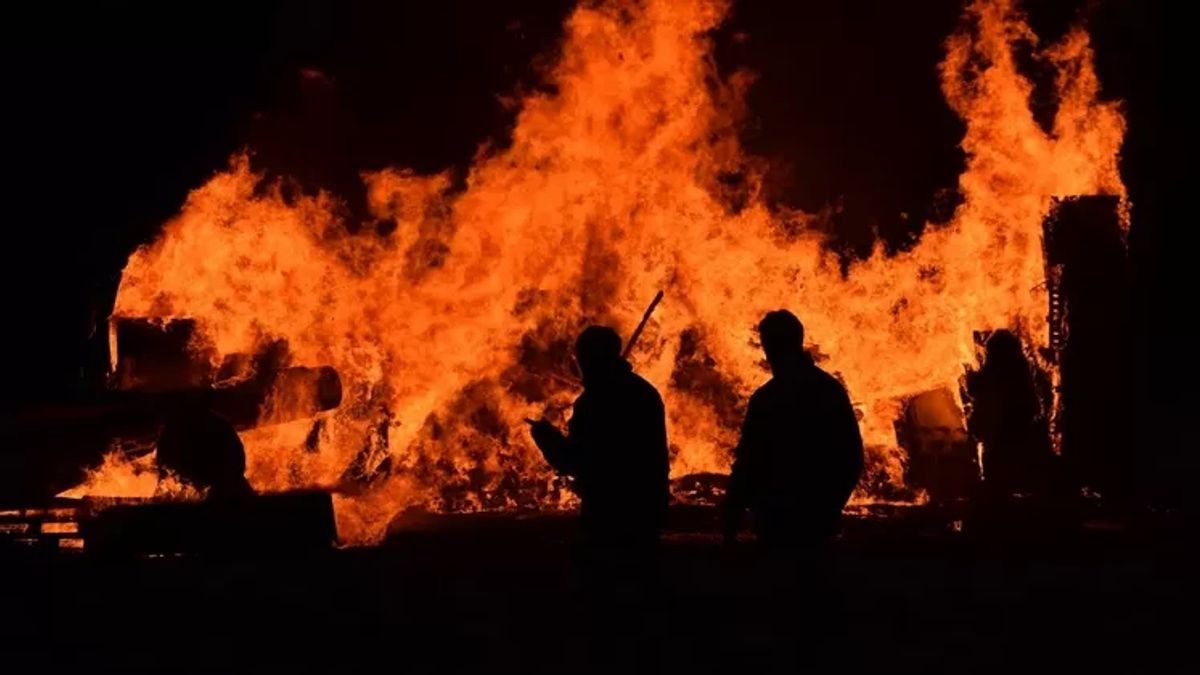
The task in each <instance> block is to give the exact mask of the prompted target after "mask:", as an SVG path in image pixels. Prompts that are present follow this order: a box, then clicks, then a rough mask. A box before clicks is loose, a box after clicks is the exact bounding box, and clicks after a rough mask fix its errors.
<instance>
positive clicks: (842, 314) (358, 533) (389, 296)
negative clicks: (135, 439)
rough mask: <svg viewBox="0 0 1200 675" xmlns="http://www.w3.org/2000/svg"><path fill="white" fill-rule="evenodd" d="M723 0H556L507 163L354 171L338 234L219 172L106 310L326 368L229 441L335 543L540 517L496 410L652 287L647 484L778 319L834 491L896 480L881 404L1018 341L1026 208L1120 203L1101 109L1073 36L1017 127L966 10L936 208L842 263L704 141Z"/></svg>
mask: <svg viewBox="0 0 1200 675" xmlns="http://www.w3.org/2000/svg"><path fill="white" fill-rule="evenodd" d="M725 9H726V6H725V3H724V2H720V1H717V0H647V1H646V2H639V3H632V2H630V3H611V4H607V5H604V6H600V7H594V6H592V3H585V6H583V7H580V8H579V9H577V10H576V11H575V12H574V14H573V15H572V16H571V17H570V18H569V19H568V21H567V24H566V37H565V43H564V45H563V50H562V56H561V60H560V61H559V63H558V64H557V66H556V67H555V68H554V70H553V72H552V74H551V80H552V81H553V83H554V85H556V86H555V89H554V91H555V93H553V94H546V93H539V94H534V95H531V96H529V97H527V98H526V99H525V100H524V102H523V107H522V109H521V112H520V114H519V117H518V119H517V124H516V126H515V129H514V130H513V139H512V145H511V147H510V148H508V149H506V150H504V151H496V152H491V153H485V154H483V155H482V156H481V157H480V158H479V159H478V160H477V161H476V163H475V165H474V166H473V168H472V169H471V172H470V174H469V178H468V180H467V186H466V188H465V190H463V191H461V192H452V191H451V190H450V188H449V179H448V178H447V176H445V175H434V176H422V175H417V174H414V173H413V172H411V171H408V170H404V169H394V170H386V171H382V172H379V173H374V174H368V175H366V176H365V177H364V180H365V181H366V183H367V186H368V194H369V200H370V208H371V211H372V213H373V214H374V215H375V216H376V217H377V218H379V219H380V220H381V221H391V222H393V223H394V224H395V229H394V231H392V232H391V233H390V234H387V235H378V234H376V231H377V230H378V231H382V230H384V229H387V228H378V229H376V228H364V231H363V232H362V233H358V234H351V233H349V232H348V231H347V228H346V227H345V223H343V222H341V221H340V220H339V218H338V216H337V215H336V213H337V209H336V208H335V207H336V203H335V200H334V199H333V198H332V197H329V196H325V195H322V196H318V197H316V198H304V197H301V198H295V199H290V198H285V197H284V196H283V195H282V194H281V193H280V191H279V190H277V189H275V188H274V187H273V186H270V185H267V186H264V185H261V184H260V177H259V176H257V175H255V174H254V173H253V172H252V171H251V170H250V168H249V163H248V161H247V160H246V159H245V158H244V157H235V158H233V159H232V161H231V164H230V168H229V170H228V171H226V172H224V173H221V174H218V175H217V176H215V177H214V178H213V179H212V180H210V181H209V182H208V183H207V184H206V185H204V186H202V187H200V188H198V189H197V190H195V191H194V192H192V193H191V194H190V195H189V197H188V199H187V202H186V204H185V205H184V207H183V209H182V211H181V212H180V214H179V215H178V216H177V217H176V218H175V219H173V220H172V221H170V222H168V223H167V224H166V225H165V227H164V229H163V232H162V235H161V236H160V237H159V239H158V240H157V241H156V242H154V243H153V244H152V245H150V246H147V247H144V248H142V249H140V250H138V251H137V252H136V253H135V254H134V255H133V256H132V257H131V258H130V260H129V263H128V266H127V267H126V269H125V273H124V276H123V278H122V280H121V285H120V290H119V293H118V297H117V303H116V310H115V313H116V314H117V315H119V316H138V317H156V318H170V317H180V316H187V317H193V318H195V319H196V320H197V321H198V323H199V325H200V326H201V328H202V330H203V331H204V332H205V333H206V337H207V339H208V340H209V341H211V344H212V346H213V347H214V348H215V356H214V358H220V357H221V355H224V354H229V353H235V352H242V353H249V352H254V351H255V350H256V349H258V348H260V347H261V346H262V345H263V344H265V343H266V341H268V340H272V339H278V338H283V339H286V340H287V342H288V345H289V348H290V351H291V355H292V360H293V362H294V363H296V364H308V365H324V364H328V365H331V366H333V367H334V368H336V369H337V371H338V372H339V373H340V375H341V377H342V379H343V383H344V385H345V387H344V388H345V399H344V400H343V403H342V405H341V407H340V408H339V409H338V410H337V411H335V412H333V413H328V414H324V415H323V416H322V420H321V421H320V423H319V424H316V425H315V426H314V421H313V420H311V419H309V420H300V421H297V422H289V423H287V424H283V425H276V426H269V427H262V428H259V429H256V430H253V431H250V432H246V433H243V435H242V436H243V440H244V442H245V444H246V450H247V455H248V470H247V476H248V478H249V479H250V480H251V482H252V483H253V485H254V486H255V487H256V488H258V489H260V490H283V489H289V488H296V487H305V486H324V487H332V488H336V489H337V490H338V491H339V495H338V497H337V501H336V506H337V510H338V526H339V530H340V534H341V536H342V537H343V538H345V539H347V540H348V541H352V542H370V541H373V540H376V539H377V538H378V537H380V536H381V535H382V534H383V533H384V531H385V528H386V526H387V525H388V522H389V520H390V519H391V517H392V516H393V515H395V514H396V513H398V512H399V511H400V510H402V509H403V508H405V507H407V506H412V505H418V504H420V505H425V506H428V507H430V508H435V509H482V508H516V507H522V506H530V507H545V506H549V505H557V504H562V503H566V502H567V501H568V500H569V499H570V497H569V495H568V494H567V493H566V492H565V491H564V490H562V489H561V486H560V485H559V483H558V482H557V481H556V479H555V478H554V477H553V476H552V475H551V473H550V472H549V470H548V467H547V466H546V465H545V464H544V462H543V461H542V460H541V458H540V455H539V454H538V453H537V451H536V450H535V449H534V448H533V447H532V445H531V444H530V442H529V440H528V437H527V434H526V432H525V428H524V424H523V423H522V422H521V420H522V418H523V417H527V416H538V415H540V414H541V413H542V411H543V409H548V410H549V411H550V415H551V416H552V417H553V416H555V415H561V413H562V411H563V410H564V408H565V406H566V405H567V404H568V403H569V401H570V399H571V398H572V395H573V394H574V391H573V389H572V385H571V384H570V380H569V378H570V370H569V365H568V364H569V359H568V345H569V344H570V342H571V340H572V339H573V338H574V336H575V335H576V333H577V332H578V330H579V329H580V328H581V327H582V326H583V325H585V324H587V323H589V322H604V323H609V324H611V325H614V326H615V327H617V328H618V329H619V330H621V331H622V332H623V333H625V334H628V333H629V331H630V330H631V329H632V328H633V326H634V324H635V323H636V322H637V320H638V319H639V318H640V316H641V313H642V310H643V308H644V306H645V303H646V302H647V301H648V300H649V299H650V297H651V296H652V295H653V294H654V292H655V291H656V290H657V289H659V288H663V289H665V290H666V299H665V300H664V301H663V303H662V305H661V306H660V307H659V308H658V310H657V311H656V313H655V315H654V318H653V320H652V321H651V322H650V324H649V326H648V327H647V330H646V332H645V334H644V335H643V336H642V340H641V342H640V343H639V345H638V348H637V350H636V351H635V353H634V355H633V360H634V361H635V363H636V365H637V367H638V369H639V370H640V371H641V372H642V373H644V374H645V375H646V376H647V377H648V379H650V380H651V381H652V382H654V383H655V384H656V385H657V386H658V387H659V388H660V390H661V391H662V392H663V394H664V397H665V399H666V403H667V408H668V411H669V415H670V420H669V422H670V430H669V432H670V438H671V442H672V446H673V450H674V453H675V454H674V458H673V463H672V472H673V475H676V476H678V475H683V474H688V473H693V472H725V471H727V470H728V462H729V454H728V452H729V448H730V447H731V446H732V444H733V442H734V440H735V436H736V430H737V425H738V423H739V422H740V420H739V415H740V412H741V408H742V406H743V405H744V402H745V399H746V397H747V395H748V394H749V392H750V391H751V390H752V388H753V387H754V386H756V385H757V384H759V383H760V382H761V381H762V380H764V379H765V377H766V374H765V371H764V370H763V369H762V368H761V366H760V365H759V359H760V358H761V356H760V353H759V351H758V349H757V347H756V346H754V345H753V344H752V335H753V331H752V329H753V326H754V325H755V323H756V322H757V320H758V319H759V318H760V317H761V315H762V314H763V313H764V312H765V311H767V310H769V309H775V308H778V307H787V308H790V309H792V310H793V311H795V312H796V313H797V314H798V315H799V316H800V317H801V318H802V319H803V320H804V321H805V324H806V326H807V330H808V334H809V335H810V336H811V339H812V340H813V341H814V345H813V346H814V347H816V348H817V351H818V352H819V353H820V354H822V355H825V356H826V357H827V360H826V361H825V362H824V363H823V365H824V366H825V367H826V368H828V369H830V370H832V371H834V372H836V373H838V374H839V375H840V377H841V378H842V379H843V380H844V381H845V383H846V385H847V386H848V389H849V391H850V393H851V396H852V397H853V399H854V401H855V403H856V405H857V407H858V408H859V410H860V411H861V413H862V427H863V432H864V436H865V438H866V440H867V442H868V444H869V445H870V453H871V463H872V465H873V467H874V471H875V476H874V479H873V480H872V481H870V482H869V484H867V485H864V489H865V490H866V492H865V493H864V494H863V495H861V496H862V497H863V498H869V497H871V496H872V491H873V493H874V494H875V495H876V496H879V495H883V494H885V493H888V489H889V488H892V489H894V488H895V487H897V486H899V484H900V483H901V481H902V479H901V475H902V460H903V453H902V452H901V451H900V450H898V449H897V448H896V442H895V437H894V430H893V426H892V424H893V420H894V419H895V418H896V417H897V415H898V414H899V412H900V408H901V406H902V402H903V399H904V397H906V396H909V395H912V394H915V393H919V392H923V391H928V390H932V389H936V388H940V387H946V388H949V389H950V390H951V391H957V382H958V379H959V377H960V376H961V374H962V369H963V364H966V363H972V362H973V360H974V353H975V351H974V343H973V337H972V336H973V331H975V330H987V329H994V328H1000V327H1008V328H1013V329H1014V330H1016V331H1018V332H1019V333H1020V334H1021V335H1023V336H1024V337H1025V338H1026V339H1027V340H1028V341H1029V343H1030V344H1031V345H1032V346H1042V345H1045V344H1046V340H1047V337H1046V332H1047V327H1046V316H1045V315H1046V306H1047V305H1046V298H1045V290H1044V287H1043V280H1044V267H1043V257H1042V245H1041V221H1042V218H1043V216H1044V215H1045V214H1046V212H1047V210H1048V209H1049V206H1050V200H1051V198H1052V197H1053V196H1056V195H1072V194H1084V193H1101V192H1102V193H1111V194H1117V195H1121V196H1124V194H1125V193H1124V186H1123V185H1122V183H1121V180H1120V177H1119V175H1118V172H1117V151H1118V148H1119V146H1120V143H1121V139H1122V135H1123V131H1124V121H1123V118H1122V116H1121V114H1120V112H1119V110H1118V108H1117V107H1116V105H1115V104H1111V103H1103V102H1098V101H1097V100H1096V96H1097V90H1098V82H1097V79H1096V76H1095V74H1094V72H1093V69H1092V54H1091V51H1090V49H1089V47H1088V36H1087V34H1086V33H1085V32H1084V31H1083V30H1081V29H1076V30H1074V31H1072V32H1070V33H1069V34H1068V35H1067V36H1066V38H1065V39H1064V40H1063V41H1062V42H1061V43H1059V44H1057V45H1053V46H1050V47H1049V48H1047V49H1044V50H1042V51H1041V52H1040V55H1041V56H1042V57H1043V58H1045V59H1047V60H1048V61H1049V62H1050V63H1052V64H1053V65H1054V66H1055V67H1056V68H1057V69H1058V72H1059V74H1060V77H1059V78H1058V80H1057V88H1058V93H1059V97H1060V100H1061V104H1060V107H1059V109H1058V111H1057V114H1056V117H1055V121H1054V127H1053V131H1052V133H1049V134H1048V133H1046V132H1044V131H1043V130H1042V129H1041V128H1040V127H1039V126H1038V124H1037V123H1036V122H1035V121H1034V117H1033V115H1032V113H1031V112H1030V108H1029V95H1030V91H1031V89H1032V86H1031V84H1030V83H1029V82H1028V81H1027V80H1026V79H1025V78H1023V77H1022V76H1021V75H1020V74H1019V73H1018V72H1017V69H1016V66H1015V64H1014V60H1013V53H1012V52H1013V47H1014V45H1015V44H1016V43H1018V42H1021V41H1025V42H1032V41H1035V40H1036V37H1035V36H1034V35H1033V34H1032V32H1031V31H1030V29H1029V27H1028V26H1027V25H1026V24H1025V23H1024V21H1023V19H1022V17H1021V15H1020V14H1019V13H1017V12H1016V11H1015V10H1014V8H1013V7H1012V5H1011V3H1010V2H1008V1H1007V0H995V1H990V2H978V3H976V4H974V5H972V7H971V8H970V9H969V10H968V12H967V16H966V19H965V21H964V30H962V32H960V33H957V34H955V35H953V36H951V37H950V38H949V40H948V41H947V43H946V57H945V60H944V61H943V63H942V66H941V80H942V88H943V91H944V93H945V95H946V98H947V100H948V101H949V103H950V105H951V106H952V107H953V109H954V110H955V111H956V112H957V113H958V114H959V115H960V116H961V117H962V118H963V120H964V121H965V123H966V129H967V131H966V136H965V137H964V139H963V143H962V144H963V149H964V150H965V151H966V153H967V165H966V169H965V171H964V173H963V175H962V176H961V178H960V181H959V188H960V190H961V193H962V195H963V197H964V201H963V203H962V204H961V206H960V207H959V208H958V210H957V212H956V213H955V214H954V217H953V219H952V221H951V222H950V223H949V224H948V225H945V226H930V228H929V229H928V230H927V233H926V235H925V236H924V238H923V239H922V240H921V241H920V242H919V244H918V245H917V246H915V247H914V248H913V249H912V250H910V251H907V252H904V253H901V254H898V255H895V256H892V257H888V256H886V255H884V253H883V252H882V251H881V250H880V251H877V252H876V253H875V254H874V255H872V256H871V257H870V258H869V259H866V260H862V261H859V262H857V263H855V264H853V265H852V266H851V267H850V269H849V272H848V274H847V275H846V276H845V277H843V276H842V275H841V273H840V271H839V267H838V265H837V263H836V261H835V260H833V259H831V257H829V256H827V255H826V254H825V252H824V251H823V249H822V242H821V238H820V236H819V235H818V234H816V233H815V232H812V231H810V230H809V229H807V228H806V225H807V224H808V223H809V222H810V221H811V218H810V217H809V216H806V215H805V214H799V213H794V212H790V213H786V214H785V213H776V212H773V211H772V210H771V209H770V208H768V206H767V205H766V204H765V203H764V202H763V200H762V199H761V198H760V197H759V190H758V179H757V176H756V175H754V173H753V170H752V169H751V168H749V167H752V166H753V165H752V164H751V163H748V162H747V161H746V160H745V157H744V156H743V154H742V152H741V149H740V148H739V145H738V141H737V136H736V129H735V127H734V124H735V121H736V118H737V117H738V115H737V111H738V109H739V107H740V106H741V101H742V95H743V93H744V87H745V82H746V81H748V79H747V78H743V77H740V76H735V77H734V78H732V80H730V81H726V82H721V81H720V80H719V78H717V75H716V72H715V69H714V66H713V62H712V60H711V58H710V55H709V51H710V47H711V45H710V43H709V40H708V39H707V38H706V37H704V35H705V34H706V32H707V31H709V30H710V29H712V28H713V27H714V26H716V25H717V24H718V23H720V21H721V20H722V17H723V15H724V11H725ZM714 82H715V83H717V84H715V85H714ZM730 173H741V174H743V175H746V183H745V185H744V189H743V186H739V187H738V188H737V189H736V191H737V192H738V194H736V195H734V194H731V192H733V190H732V189H731V188H730V187H729V185H728V181H726V182H725V183H722V182H721V181H720V180H719V177H720V176H722V175H728V174H730ZM560 419H561V418H560ZM109 470H110V469H109V468H108V466H107V465H106V467H105V468H103V469H102V470H101V474H103V473H105V472H107V471H109ZM117 470H118V468H117V467H113V468H111V471H114V472H115V471H117ZM135 478H137V477H135ZM97 480H100V478H99V477H97V476H93V478H92V481H93V482H95V481H97ZM129 484H130V485H131V486H134V487H133V488H131V489H134V488H136V489H139V490H141V491H143V492H144V491H145V486H143V485H141V483H140V481H138V480H131V482H130V483H129ZM89 491H90V489H89V487H88V486H83V487H81V488H80V489H78V490H76V492H85V493H86V492H89Z"/></svg>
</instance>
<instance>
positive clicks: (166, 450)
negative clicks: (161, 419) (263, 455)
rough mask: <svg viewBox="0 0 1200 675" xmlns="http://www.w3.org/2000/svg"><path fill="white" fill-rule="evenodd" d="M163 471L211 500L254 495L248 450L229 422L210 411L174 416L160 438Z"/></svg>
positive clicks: (158, 458) (161, 468) (160, 456)
mask: <svg viewBox="0 0 1200 675" xmlns="http://www.w3.org/2000/svg"><path fill="white" fill-rule="evenodd" d="M156 459H157V463H158V467H159V471H160V472H163V470H166V471H170V472H173V473H175V474H176V475H177V476H179V477H180V478H182V479H183V480H185V481H187V482H188V483H190V484H191V485H193V486H195V487H197V488H201V489H204V490H206V491H207V497H208V499H210V500H211V499H216V500H223V499H237V498H242V497H248V496H251V495H253V494H254V490H253V489H251V487H250V483H249V482H247V480H246V450H245V448H244V447H243V446H242V440H241V439H240V438H238V435H237V431H235V430H234V428H233V425H232V424H230V423H229V422H228V421H227V420H226V419H225V418H223V417H221V416H220V415H218V414H216V413H214V412H212V411H209V410H189V411H186V412H181V413H178V414H176V415H174V416H172V417H171V418H170V419H169V420H167V423H166V424H165V425H164V426H163V430H162V433H161V434H160V435H159V438H158V451H157V458H156Z"/></svg>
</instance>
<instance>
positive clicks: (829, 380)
mask: <svg viewBox="0 0 1200 675" xmlns="http://www.w3.org/2000/svg"><path fill="white" fill-rule="evenodd" d="M814 370H816V371H817V373H818V375H817V380H818V381H819V382H820V386H821V388H822V390H824V391H826V392H828V394H829V395H830V396H831V397H832V396H837V397H838V398H844V399H846V400H847V401H849V400H850V395H849V394H848V393H847V392H846V386H845V385H844V384H842V381H841V380H839V379H837V378H836V377H834V376H833V375H830V374H829V373H827V372H825V371H824V370H821V369H820V368H815V369H814Z"/></svg>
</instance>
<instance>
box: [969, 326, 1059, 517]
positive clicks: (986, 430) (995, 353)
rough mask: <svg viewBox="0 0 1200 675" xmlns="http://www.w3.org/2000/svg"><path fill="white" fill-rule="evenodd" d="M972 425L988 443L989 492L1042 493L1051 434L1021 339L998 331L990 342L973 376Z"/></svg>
mask: <svg viewBox="0 0 1200 675" xmlns="http://www.w3.org/2000/svg"><path fill="white" fill-rule="evenodd" d="M966 385H967V387H966V388H967V394H968V395H969V396H970V398H971V414H970V416H969V417H968V419H967V428H968V430H969V431H970V432H971V435H972V436H974V437H975V438H976V439H978V440H979V441H980V442H981V443H982V444H983V476H984V489H985V491H986V494H987V495H988V496H990V497H991V498H993V499H1002V498H1003V497H1005V496H1006V495H1011V494H1012V493H1015V492H1037V491H1039V490H1040V489H1041V488H1043V487H1045V486H1046V484H1047V483H1048V481H1049V475H1048V474H1049V471H1050V468H1051V467H1050V459H1051V451H1050V434H1049V430H1048V425H1047V422H1046V419H1045V417H1044V415H1042V407H1041V404H1040V402H1039V400H1038V395H1037V389H1036V387H1035V384H1034V379H1033V371H1032V369H1031V367H1030V364H1029V360H1028V359H1027V358H1026V357H1025V352H1024V351H1023V350H1022V348H1021V341H1020V339H1019V338H1017V336H1016V335H1014V334H1012V333H1011V332H1009V331H1006V330H998V331H996V332H995V333H993V334H992V336H991V337H990V338H988V341H987V347H986V351H985V353H984V361H983V366H982V367H980V369H979V370H977V371H975V372H972V373H969V374H968V375H967V382H966Z"/></svg>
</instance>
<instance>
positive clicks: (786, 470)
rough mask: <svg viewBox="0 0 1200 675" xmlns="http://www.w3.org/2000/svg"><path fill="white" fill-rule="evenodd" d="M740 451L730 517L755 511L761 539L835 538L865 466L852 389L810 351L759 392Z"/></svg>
mask: <svg viewBox="0 0 1200 675" xmlns="http://www.w3.org/2000/svg"><path fill="white" fill-rule="evenodd" d="M734 452H735V455H734V457H735V458H734V463H733V471H732V475H731V476H730V481H729V491H728V494H727V496H726V502H725V508H726V514H727V518H729V517H734V516H735V515H736V514H738V513H741V510H742V509H743V508H745V507H749V508H750V510H751V512H752V513H753V515H754V528H755V530H756V531H757V533H758V535H759V537H760V538H773V539H793V538H801V539H816V538H822V537H825V536H828V535H830V534H832V533H833V531H834V530H835V529H836V527H837V523H838V519H839V518H840V515H841V511H842V508H843V507H844V506H845V505H846V501H847V500H848V499H849V498H850V493H851V492H852V491H853V490H854V486H855V485H856V484H857V482H858V477H859V475H860V474H861V473H862V467H863V444H862V436H861V435H860V433H859V429H858V420H857V419H856V417H855V415H854V408H853V407H852V406H851V405H850V399H849V397H848V396H847V395H846V389H845V388H844V387H843V386H842V385H841V383H840V382H838V381H837V380H836V379H834V378H833V377H832V376H831V375H829V374H828V373H826V372H825V371H823V370H821V369H820V368H818V367H817V366H816V364H814V363H813V362H812V359H811V358H810V357H808V355H807V354H804V355H802V357H801V359H800V361H799V362H798V363H797V364H796V365H795V366H793V367H792V368H791V369H790V372H785V373H779V372H776V373H775V377H773V378H772V379H771V380H770V381H769V382H767V383H766V384H765V385H763V386H762V387H760V388H759V389H758V391H756V392H754V395H753V396H752V397H751V398H750V405H749V407H748V408H747V410H746V420H745V422H744V423H743V425H742V437H741V440H740V442H739V443H738V446H737V448H736V450H735V451H734Z"/></svg>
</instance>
